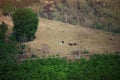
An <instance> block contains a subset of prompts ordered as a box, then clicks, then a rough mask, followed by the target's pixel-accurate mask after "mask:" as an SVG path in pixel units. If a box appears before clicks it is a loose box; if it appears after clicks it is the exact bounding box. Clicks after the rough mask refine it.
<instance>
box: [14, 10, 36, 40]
mask: <svg viewBox="0 0 120 80" xmlns="http://www.w3.org/2000/svg"><path fill="white" fill-rule="evenodd" d="M13 22H14V25H15V26H14V28H13V32H14V35H15V37H16V40H17V41H19V42H25V41H31V40H33V39H34V38H35V32H36V30H37V26H38V18H37V15H36V14H35V13H34V12H33V11H32V10H31V9H18V10H17V11H16V12H15V14H14V15H13Z"/></svg>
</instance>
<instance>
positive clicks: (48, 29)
mask: <svg viewBox="0 0 120 80" xmlns="http://www.w3.org/2000/svg"><path fill="white" fill-rule="evenodd" d="M2 20H3V21H4V22H6V23H7V24H8V25H9V31H8V34H10V33H11V30H12V25H13V24H12V21H11V19H10V17H4V16H2ZM24 44H26V45H27V48H26V49H25V53H26V54H27V55H28V56H31V55H33V54H35V55H37V56H39V57H42V56H50V55H51V56H53V55H58V56H60V57H68V58H72V59H73V58H75V56H76V55H78V54H81V55H82V53H84V52H85V51H89V54H86V55H83V56H84V57H86V56H88V55H92V54H94V53H105V52H110V53H112V52H119V51H120V35H119V34H113V33H110V32H105V31H101V30H95V29H90V28H84V27H81V26H79V25H71V24H68V23H63V22H60V21H52V20H48V19H44V18H39V26H38V30H37V32H36V39H35V40H33V41H31V42H27V43H24ZM75 51H78V52H77V54H74V53H73V52H75Z"/></svg>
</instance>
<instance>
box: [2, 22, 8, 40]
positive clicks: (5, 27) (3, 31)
mask: <svg viewBox="0 0 120 80" xmlns="http://www.w3.org/2000/svg"><path fill="white" fill-rule="evenodd" d="M7 30H8V26H7V24H5V23H4V22H2V24H0V40H1V39H4V38H5V33H6V31H7Z"/></svg>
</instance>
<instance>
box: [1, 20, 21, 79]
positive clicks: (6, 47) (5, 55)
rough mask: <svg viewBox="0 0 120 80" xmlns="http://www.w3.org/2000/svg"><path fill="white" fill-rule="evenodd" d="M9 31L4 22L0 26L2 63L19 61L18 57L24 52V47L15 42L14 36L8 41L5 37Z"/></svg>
mask: <svg viewBox="0 0 120 80" xmlns="http://www.w3.org/2000/svg"><path fill="white" fill-rule="evenodd" d="M7 30H8V26H7V24H5V23H4V22H2V24H1V25H0V61H2V62H8V61H15V60H16V59H17V56H16V55H17V54H18V53H20V52H22V48H21V47H22V46H23V45H21V44H18V43H17V42H16V41H14V40H13V37H12V36H10V39H7V37H6V36H5V34H6V32H7ZM0 80H1V79H0Z"/></svg>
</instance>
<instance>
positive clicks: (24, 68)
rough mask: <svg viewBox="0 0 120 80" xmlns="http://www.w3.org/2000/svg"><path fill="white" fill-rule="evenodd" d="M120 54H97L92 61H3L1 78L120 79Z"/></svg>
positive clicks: (41, 79) (0, 72)
mask: <svg viewBox="0 0 120 80" xmlns="http://www.w3.org/2000/svg"><path fill="white" fill-rule="evenodd" d="M119 63H120V55H94V56H92V57H91V59H90V60H85V59H83V58H82V59H80V60H77V61H73V62H71V61H66V60H65V59H59V58H47V59H45V58H43V59H36V60H26V61H23V62H22V63H20V64H17V63H13V62H8V63H6V64H3V63H2V62H0V80H119V78H120V76H119V74H120V65H119Z"/></svg>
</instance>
